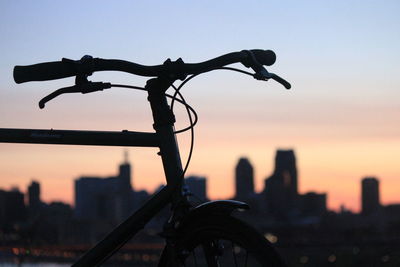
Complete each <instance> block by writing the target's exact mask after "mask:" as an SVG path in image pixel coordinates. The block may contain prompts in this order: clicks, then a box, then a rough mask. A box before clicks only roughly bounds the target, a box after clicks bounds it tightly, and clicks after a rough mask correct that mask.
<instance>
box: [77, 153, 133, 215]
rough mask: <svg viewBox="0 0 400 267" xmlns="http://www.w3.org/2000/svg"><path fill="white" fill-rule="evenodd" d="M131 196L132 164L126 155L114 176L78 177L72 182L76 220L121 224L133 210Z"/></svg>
mask: <svg viewBox="0 0 400 267" xmlns="http://www.w3.org/2000/svg"><path fill="white" fill-rule="evenodd" d="M133 197H134V196H133V192H132V186H131V165H130V164H129V162H128V159H127V156H125V161H124V162H123V163H122V164H121V165H120V166H119V173H118V175H117V176H113V177H107V178H101V177H80V178H78V179H77V180H75V217H76V218H79V219H86V220H101V219H105V220H110V221H114V222H118V221H121V220H122V219H124V218H126V217H127V216H128V215H129V214H130V213H131V212H132V211H133V209H134V203H133Z"/></svg>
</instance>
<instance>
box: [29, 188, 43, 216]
mask: <svg viewBox="0 0 400 267" xmlns="http://www.w3.org/2000/svg"><path fill="white" fill-rule="evenodd" d="M41 206H42V201H41V200H40V184H39V183H38V182H36V181H32V182H31V184H30V185H29V186H28V209H29V217H31V218H32V217H35V216H37V215H38V213H39V211H40V208H41Z"/></svg>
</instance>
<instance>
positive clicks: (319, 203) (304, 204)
mask: <svg viewBox="0 0 400 267" xmlns="http://www.w3.org/2000/svg"><path fill="white" fill-rule="evenodd" d="M300 200H301V201H300V205H301V213H302V215H304V216H322V215H323V214H325V213H326V211H327V209H326V194H318V193H315V192H308V193H306V194H304V195H300Z"/></svg>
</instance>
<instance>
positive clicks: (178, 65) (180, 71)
mask: <svg viewBox="0 0 400 267" xmlns="http://www.w3.org/2000/svg"><path fill="white" fill-rule="evenodd" d="M275 60H276V55H275V53H274V52H273V51H271V50H261V49H253V50H243V51H240V52H233V53H229V54H225V55H223V56H220V57H216V58H214V59H211V60H208V61H204V62H201V63H184V62H183V61H182V59H178V60H177V61H174V62H172V61H171V60H169V59H168V60H167V61H165V63H164V64H163V65H155V66H145V65H140V64H137V63H133V62H129V61H124V60H116V59H101V58H92V57H91V56H84V57H83V58H82V59H81V60H77V61H75V60H70V59H65V58H64V59H63V60H62V61H55V62H46V63H39V64H34V65H29V66H15V68H14V80H15V82H16V83H23V82H29V81H46V80H54V79H61V78H67V77H72V76H76V75H91V74H92V73H93V72H96V71H122V72H127V73H131V74H135V75H140V76H146V77H168V78H170V79H172V80H176V79H181V80H183V79H184V78H185V77H186V75H190V74H199V73H203V72H207V71H210V70H213V69H218V68H221V67H223V66H225V65H229V64H233V63H239V62H240V63H242V64H243V65H244V66H246V67H250V68H252V69H253V70H254V71H255V72H259V71H262V69H263V65H266V66H270V65H272V64H274V63H275Z"/></svg>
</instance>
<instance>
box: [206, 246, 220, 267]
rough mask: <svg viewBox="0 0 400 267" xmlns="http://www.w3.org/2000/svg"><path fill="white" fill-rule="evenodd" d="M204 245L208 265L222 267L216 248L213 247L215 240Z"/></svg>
mask: <svg viewBox="0 0 400 267" xmlns="http://www.w3.org/2000/svg"><path fill="white" fill-rule="evenodd" d="M202 247H203V251H204V255H205V258H206V261H207V264H208V266H209V267H220V265H219V263H218V260H217V257H216V254H215V248H213V242H205V243H203V245H202Z"/></svg>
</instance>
